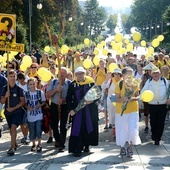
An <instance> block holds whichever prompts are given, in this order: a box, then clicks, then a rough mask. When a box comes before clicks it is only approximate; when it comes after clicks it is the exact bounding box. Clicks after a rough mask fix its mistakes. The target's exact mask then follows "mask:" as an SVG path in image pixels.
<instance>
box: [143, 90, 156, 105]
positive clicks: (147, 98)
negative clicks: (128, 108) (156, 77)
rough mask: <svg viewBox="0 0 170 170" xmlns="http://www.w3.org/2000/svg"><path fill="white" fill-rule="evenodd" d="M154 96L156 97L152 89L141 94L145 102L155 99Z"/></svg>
mask: <svg viewBox="0 0 170 170" xmlns="http://www.w3.org/2000/svg"><path fill="white" fill-rule="evenodd" d="M153 98H154V94H153V92H152V91H151V90H145V91H144V92H143V93H142V95H141V99H142V100H143V101H144V102H150V101H152V100H153Z"/></svg>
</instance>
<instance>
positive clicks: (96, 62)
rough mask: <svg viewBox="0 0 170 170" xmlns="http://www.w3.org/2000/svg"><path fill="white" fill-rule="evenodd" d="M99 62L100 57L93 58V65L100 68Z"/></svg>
mask: <svg viewBox="0 0 170 170" xmlns="http://www.w3.org/2000/svg"><path fill="white" fill-rule="evenodd" d="M99 62H100V57H98V56H95V57H94V58H93V63H94V64H95V65H96V66H98V65H99Z"/></svg>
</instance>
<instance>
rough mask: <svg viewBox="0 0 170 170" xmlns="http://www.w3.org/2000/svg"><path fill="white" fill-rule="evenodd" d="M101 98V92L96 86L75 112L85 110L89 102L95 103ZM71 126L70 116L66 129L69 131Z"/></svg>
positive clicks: (89, 91)
mask: <svg viewBox="0 0 170 170" xmlns="http://www.w3.org/2000/svg"><path fill="white" fill-rule="evenodd" d="M100 97H101V90H100V88H99V87H98V86H97V85H94V86H93V87H91V88H90V89H89V90H88V91H87V93H86V94H85V96H84V97H83V98H82V99H81V100H80V102H79V104H78V105H77V107H76V108H75V109H74V112H75V113H77V112H78V111H79V110H81V109H82V108H84V107H85V106H86V105H87V101H94V100H97V99H99V98H100ZM70 126H71V121H70V114H69V115H68V119H67V124H66V129H68V128H69V127H70Z"/></svg>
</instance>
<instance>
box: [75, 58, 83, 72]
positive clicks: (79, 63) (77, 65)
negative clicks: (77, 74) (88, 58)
mask: <svg viewBox="0 0 170 170" xmlns="http://www.w3.org/2000/svg"><path fill="white" fill-rule="evenodd" d="M80 66H82V67H83V60H80V61H79V62H78V61H76V60H74V70H75V69H76V68H77V67H80Z"/></svg>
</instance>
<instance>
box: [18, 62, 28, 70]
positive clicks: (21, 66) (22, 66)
mask: <svg viewBox="0 0 170 170" xmlns="http://www.w3.org/2000/svg"><path fill="white" fill-rule="evenodd" d="M27 68H28V67H27V66H26V65H24V64H21V65H20V69H21V71H26V70H27Z"/></svg>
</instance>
